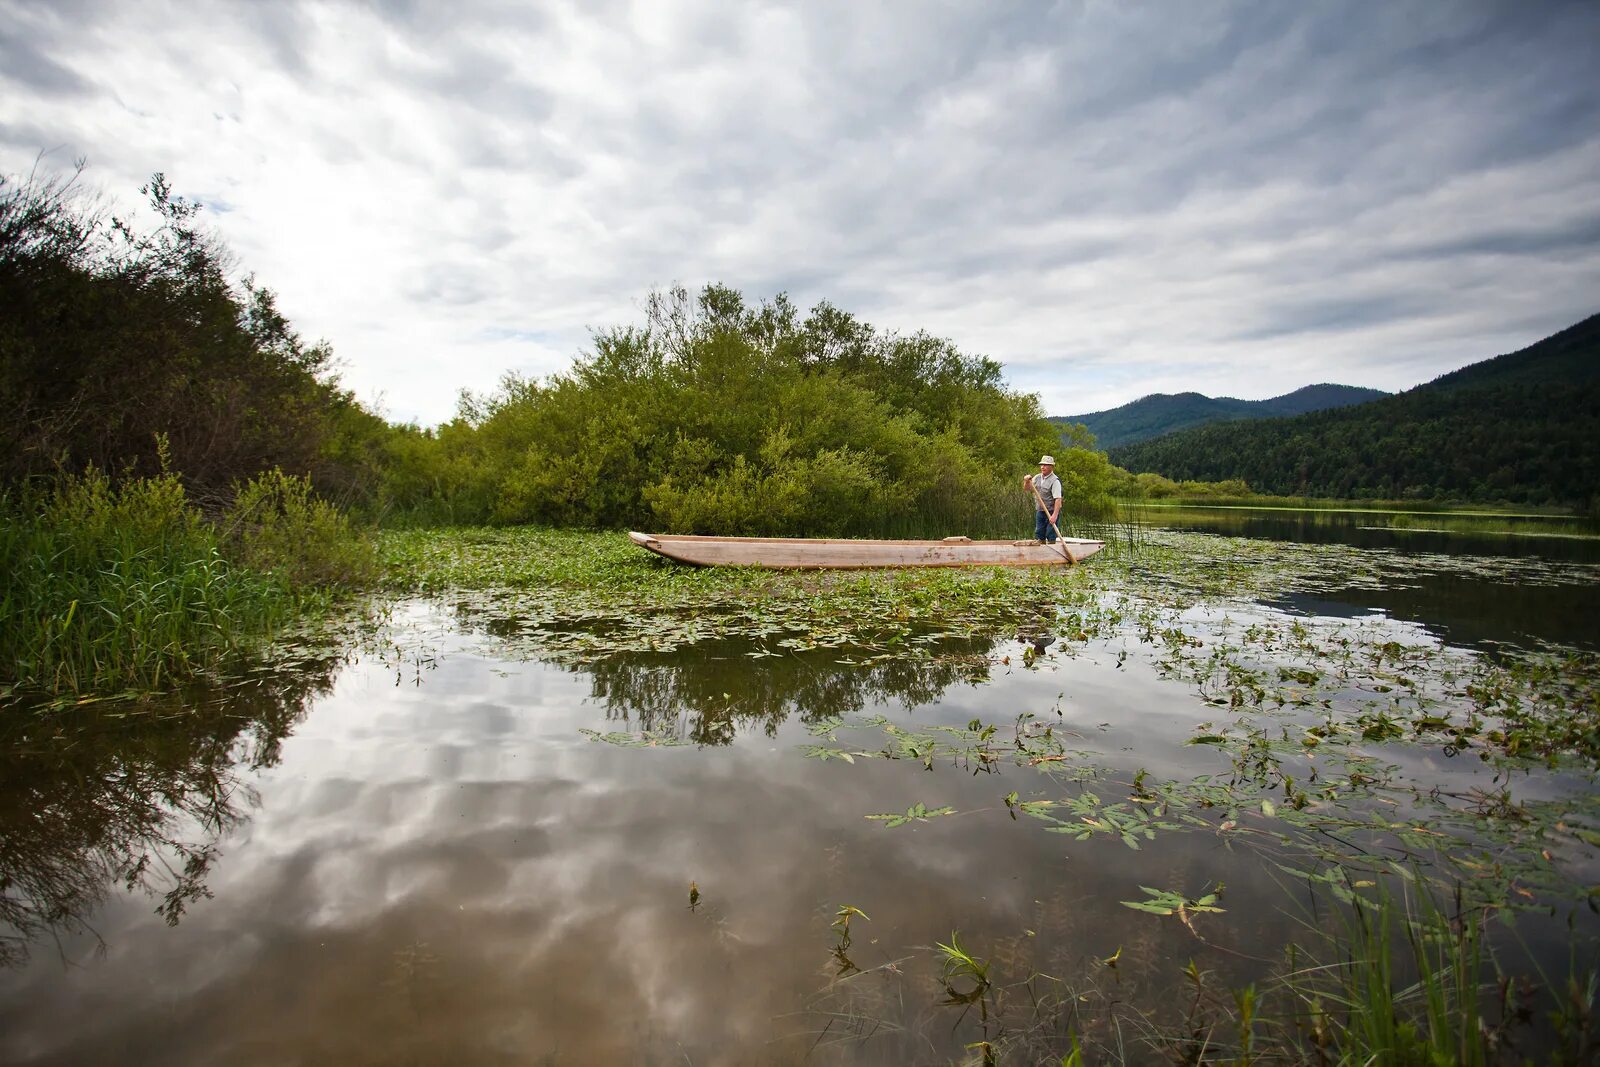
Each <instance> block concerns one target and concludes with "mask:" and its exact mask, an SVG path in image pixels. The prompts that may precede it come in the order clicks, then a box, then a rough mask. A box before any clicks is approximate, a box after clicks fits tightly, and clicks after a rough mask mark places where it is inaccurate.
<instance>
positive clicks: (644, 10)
mask: <svg viewBox="0 0 1600 1067" xmlns="http://www.w3.org/2000/svg"><path fill="white" fill-rule="evenodd" d="M1597 72H1600V3H1596V2H1592V0H1577V2H1572V3H1555V2H1550V3H1540V2H1535V0H1518V2H1508V3H1472V2H1451V3H1441V2H1437V0H1421V2H1416V3H1405V2H1399V3H1393V2H1384V3H1379V2H1358V0H1349V2H1344V3H1334V2H1329V3H1317V4H1303V3H1297V2H1290V0H1272V2H1266V3H1259V4H1254V3H1224V2H1204V3H1180V2H1178V0H1170V2H1166V3H1144V4H1134V3H1121V2H1118V3H1110V2H1106V3H1097V2H1086V3H1056V4H1048V3H996V2H973V3H965V4H940V3H930V2H923V0H919V2H908V3H858V2H839V3H831V2H811V3H796V4H759V3H754V2H746V3H731V2H730V3H709V2H692V3H666V2H658V0H640V2H637V3H633V4H628V3H596V2H587V0H585V2H575V3H548V4H532V3H528V4H524V3H511V2H492V3H479V2H460V3H448V4H447V3H434V2H427V0H395V2H373V3H356V2H341V3H288V2H284V3H269V2H265V0H262V2H246V0H239V2H235V3H222V2H216V3H189V4H173V5H163V4H160V3H151V2H141V3H126V2H114V0H40V2H15V0H0V170H3V171H5V172H6V173H8V174H12V175H17V174H25V173H27V172H28V171H29V170H30V169H31V168H32V167H33V166H34V162H35V159H36V157H37V156H38V154H39V153H40V152H41V151H45V152H47V153H48V154H47V155H46V156H45V157H44V159H43V162H42V163H41V166H42V167H43V168H44V169H47V170H48V169H52V168H57V169H59V168H70V167H71V165H72V162H73V160H74V159H75V158H77V157H83V158H85V159H86V160H87V161H88V165H89V166H88V170H87V172H86V174H85V178H84V179H83V180H84V181H85V182H86V183H88V184H89V185H90V186H92V187H93V188H96V189H100V190H104V191H105V192H106V193H108V194H110V195H111V196H112V197H113V198H114V199H115V200H116V201H117V202H119V203H120V204H121V205H123V206H131V205H132V204H134V203H136V202H137V201H138V199H139V197H138V193H137V189H138V187H139V186H140V185H141V184H142V183H143V182H144V181H146V180H147V179H148V177H149V176H150V174H151V173H153V172H155V171H158V170H159V171H163V172H165V173H166V175H167V176H168V178H169V180H170V181H171V183H172V185H173V188H174V190H175V191H176V192H178V193H179V194H181V195H184V196H187V197H190V198H194V199H198V200H199V201H201V202H203V203H204V204H205V205H206V207H207V209H208V214H209V218H210V220H211V223H212V225H213V226H214V227H215V228H216V230H217V231H218V232H219V233H220V234H221V236H222V237H223V239H224V240H225V241H226V242H227V243H228V245H229V246H230V247H231V248H232V249H233V251H234V252H235V254H236V256H237V258H238V260H239V264H240V267H241V270H242V271H250V272H254V273H255V274H256V275H257V276H258V277H259V279H260V280H261V281H263V282H264V283H265V284H267V285H268V286H269V287H270V288H273V289H275V290H276V291H277V292H278V293H279V296H280V303H281V306H282V308H283V310H284V311H285V312H286V313H287V314H288V315H289V316H290V318H291V320H292V321H293V322H294V323H295V324H296V326H297V327H298V328H299V330H300V331H301V333H302V334H304V335H305V336H306V337H307V338H308V339H318V338H325V339H326V340H328V341H329V342H330V343H331V344H332V345H333V348H334V351H335V353H336V354H337V355H338V357H339V358H340V359H341V360H342V362H343V365H344V368H343V378H344V381H345V383H346V384H347V385H348V386H349V387H351V388H352V389H354V390H355V391H356V393H357V394H358V395H359V396H360V397H361V398H362V399H364V400H368V401H373V400H377V399H380V398H381V402H382V405H383V409H384V411H385V413H386V414H388V415H389V416H390V417H392V418H397V419H416V420H419V421H422V422H424V423H432V422H437V421H440V420H443V419H446V418H448V417H449V415H450V414H451V412H452V410H453V408H454V404H455V395H456V393H457V391H458V390H459V389H460V388H462V387H469V388H472V389H475V390H482V389H486V388H490V387H492V386H493V385H494V383H495V382H496V381H497V380H498V378H499V377H500V375H501V374H502V373H503V372H505V371H507V370H516V371H519V372H521V373H524V374H536V375H543V374H548V373H551V372H553V371H556V370H559V369H561V368H562V367H564V366H566V365H567V364H568V363H570V361H571V359H572V358H573V356H574V355H576V354H578V353H579V352H581V351H582V350H583V349H584V348H585V347H586V345H587V338H588V335H589V331H590V329H591V328H595V327H602V326H609V325H617V324H622V323H627V322H635V321H638V320H640V318H641V314H640V306H641V304H642V301H643V298H644V297H645V295H646V294H647V293H648V292H649V291H650V290H651V289H652V288H656V287H662V286H666V285H670V284H672V283H674V282H679V283H682V284H685V285H687V286H689V287H691V288H697V287H699V286H700V285H703V284H705V283H706V282H709V281H720V282H724V283H727V284H729V285H732V286H735V287H737V288H739V289H742V290H743V291H744V292H745V293H746V295H747V296H750V297H767V296H771V295H772V294H774V293H776V292H778V291H786V292H788V293H789V294H790V295H791V297H792V298H793V299H794V300H795V301H796V302H797V303H798V304H800V305H801V306H802V307H809V306H811V305H812V304H813V303H815V302H817V301H819V300H824V299H825V300H829V301H832V302H833V303H835V304H837V305H839V306H841V307H843V308H845V309H846V310H850V311H853V312H855V313H857V314H858V315H860V316H861V317H863V318H865V319H867V320H868V321H870V322H872V323H873V324H874V325H876V326H879V327H883V328H891V329H898V330H902V331H911V330H916V329H927V330H929V331H931V332H934V333H936V334H939V335H941V336H945V337H949V338H950V339H952V340H953V341H955V343H956V344H957V345H959V346H960V347H961V348H962V349H963V350H965V351H967V352H971V353H979V354H984V355H989V356H992V357H994V358H995V359H998V360H1000V361H1001V362H1002V363H1003V364H1004V365H1005V367H1006V369H1007V374H1008V377H1009V379H1010V381H1011V382H1012V383H1013V384H1014V385H1015V386H1017V387H1020V388H1022V389H1025V390H1028V391H1036V392H1038V393H1040V394H1041V396H1042V397H1043V400H1044V404H1045V407H1046V409H1047V410H1048V411H1049V412H1050V413H1052V414H1068V413H1082V412H1087V411H1092V410H1097V409H1101V408H1106V407H1111V406H1115V405H1117V404H1121V403H1124V402H1126V401H1129V400H1133V399H1136V398H1137V397H1139V396H1142V395H1144V394H1146V393H1151V392H1177V391H1182V390H1196V391H1199V392H1204V393H1208V394H1211V395H1231V396H1238V397H1244V398H1248V399H1257V398H1262V397H1268V396H1273V395H1276V394H1279V393H1283V392H1287V391H1288V390H1291V389H1294V388H1297V387H1299V386H1302V385H1307V384H1310V383H1313V382H1323V381H1332V382H1343V383H1347V384H1352V385H1366V386H1374V387H1377V388H1382V389H1389V390H1398V389H1403V388H1407V387H1409V386H1412V385H1415V384H1417V383H1419V382H1422V381H1426V380H1428V379H1430V378H1432V377H1435V376H1437V375H1438V374H1441V373H1443V372H1445V371H1448V370H1452V369H1454V368H1456V367H1459V366H1462V365H1464V364H1467V363H1471V362H1475V361H1477V360H1480V359H1484V358H1487V357H1489V356H1493V355H1496V354H1498V353H1501V352H1506V351H1511V350H1513V349H1516V348H1520V347H1522V346H1524V345H1527V344H1529V343H1531V342H1533V341H1535V340H1537V339H1539V338H1540V337H1543V336H1545V335H1546V334H1549V333H1551V332H1553V331H1555V330H1557V329H1560V328H1561V327H1564V326H1567V325H1570V324H1571V323H1573V322H1575V321H1577V320H1579V319H1581V318H1584V317H1586V316H1588V315H1590V314H1593V313H1595V312H1596V311H1600V73H1597Z"/></svg>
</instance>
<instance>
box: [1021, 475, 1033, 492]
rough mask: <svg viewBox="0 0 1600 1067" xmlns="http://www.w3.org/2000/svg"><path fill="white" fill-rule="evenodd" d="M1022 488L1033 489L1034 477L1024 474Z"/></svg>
mask: <svg viewBox="0 0 1600 1067" xmlns="http://www.w3.org/2000/svg"><path fill="white" fill-rule="evenodd" d="M1022 488H1024V489H1032V488H1033V475H1031V474H1024V475H1023V476H1022Z"/></svg>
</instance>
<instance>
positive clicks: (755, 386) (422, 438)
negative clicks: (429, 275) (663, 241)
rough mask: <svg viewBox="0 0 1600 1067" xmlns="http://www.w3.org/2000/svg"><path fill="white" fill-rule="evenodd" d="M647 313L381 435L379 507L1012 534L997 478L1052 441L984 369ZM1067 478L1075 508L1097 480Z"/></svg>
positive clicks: (760, 529)
mask: <svg viewBox="0 0 1600 1067" xmlns="http://www.w3.org/2000/svg"><path fill="white" fill-rule="evenodd" d="M648 310H649V321H648V324H647V325H645V326H642V327H621V328H616V329H610V330H602V331H600V332H598V333H597V334H596V335H595V337H594V346H593V351H592V352H590V353H589V354H587V355H585V356H584V357H583V358H581V359H579V360H578V361H577V362H576V364H575V365H574V366H573V368H572V370H571V371H569V372H567V373H565V374H560V375H556V376H554V377H552V378H550V379H549V380H548V381H545V382H533V381H528V380H526V379H522V378H517V377H508V378H507V379H506V380H505V381H504V382H503V383H502V386H501V388H500V389H499V390H498V391H497V392H495V393H494V394H492V395H490V396H486V397H467V398H465V399H464V402H463V405H462V409H461V412H460V414H459V416H458V418H457V419H456V420H455V421H454V422H452V423H451V424H449V425H447V426H445V427H443V428H441V429H440V430H439V431H437V432H436V433H418V432H416V431H410V432H408V433H405V434H401V435H399V436H397V437H395V438H392V439H391V440H390V441H389V442H388V443H387V445H386V448H387V452H386V456H387V460H386V469H385V474H384V476H383V489H382V495H383V503H384V504H386V505H387V506H388V507H390V508H392V509H394V510H396V511H399V512H400V513H402V514H422V515H428V516H438V515H448V516H449V517H450V518H452V519H454V520H456V521H462V520H476V521H493V522H503V523H512V522H542V523H550V524H554V525H578V526H598V527H621V526H645V527H651V528H657V529H662V530H668V531H673V532H697V533H723V534H774V535H776V534H817V535H839V534H890V535H894V534H907V533H913V532H928V533H940V534H944V533H952V532H966V533H973V534H976V533H983V532H990V531H997V530H1006V531H1013V530H1018V529H1023V530H1025V529H1026V527H1027V522H1028V518H1027V513H1028V511H1029V502H1028V500H1027V498H1026V496H1025V495H1023V494H1022V493H1021V492H1020V491H1019V490H1018V489H1017V488H1016V480H1017V478H1018V476H1019V475H1020V473H1021V472H1023V471H1026V470H1029V469H1031V468H1032V466H1033V464H1034V462H1035V461H1036V460H1037V459H1038V456H1039V454H1040V453H1041V452H1046V451H1050V450H1051V448H1052V447H1053V446H1054V445H1055V442H1056V434H1055V431H1054V429H1053V427H1051V425H1050V424H1049V423H1048V422H1047V421H1046V420H1045V419H1044V418H1043V417H1042V416H1041V414H1040V412H1039V408H1038V404H1037V401H1036V399H1035V398H1034V397H1032V396H1023V395H1019V394H1017V393H1014V392H1012V391H1010V390H1008V389H1006V388H1005V386H1004V383H1003V381H1002V380H1001V375H1000V368H999V366H998V365H997V364H996V363H994V362H993V361H991V360H988V359H981V358H976V357H971V356H966V355H963V354H962V353H960V352H959V351H958V350H956V348H955V347H954V346H953V345H951V344H950V343H949V342H947V341H943V340H940V339H937V338H934V337H930V336H928V335H926V334H921V333H918V334H912V335H909V336H901V335H898V334H885V333H880V332H878V331H875V330H874V329H873V328H872V327H871V326H869V325H867V324H866V323H863V322H860V321H859V320H857V319H856V318H854V317H853V316H851V315H849V314H847V313H845V312H842V311H840V310H838V309H837V308H834V307H832V306H830V305H828V304H821V305H819V306H818V307H816V308H815V309H813V310H812V312H811V313H810V314H809V315H807V316H805V317H804V318H802V317H801V315H800V314H799V313H798V312H797V311H796V309H795V308H794V307H793V306H792V305H791V304H790V303H789V302H788V300H787V299H786V298H784V297H782V296H779V297H777V298H776V299H774V300H772V301H769V302H767V303H763V304H760V305H759V306H751V305H748V304H747V303H746V302H745V300H744V298H743V297H742V296H741V295H740V294H739V293H737V292H734V291H733V290H731V289H727V288H724V287H720V286H711V287H708V288H706V289H705V290H704V291H703V292H702V293H701V294H700V295H699V297H698V298H697V299H691V298H690V296H689V294H688V293H687V292H685V291H684V290H681V289H679V290H674V291H673V292H671V293H669V294H665V295H662V296H657V297H653V298H652V299H651V300H650V303H649V306H648ZM1086 455H1088V454H1087V453H1086ZM1099 462H1100V464H1101V465H1102V466H1103V458H1102V459H1101V460H1100V461H1099ZM1082 466H1083V473H1082V478H1081V479H1080V480H1079V482H1078V483H1076V491H1077V497H1076V499H1077V500H1078V502H1079V503H1080V504H1083V505H1085V506H1087V505H1088V504H1090V503H1091V502H1092V501H1093V499H1094V498H1095V497H1096V495H1097V494H1101V495H1103V492H1104V488H1105V484H1106V480H1107V475H1106V474H1105V473H1104V472H1102V471H1101V470H1100V468H1099V467H1097V466H1096V465H1095V462H1094V461H1092V460H1089V459H1085V460H1083V461H1082ZM1067 473H1068V472H1067V471H1063V481H1064V482H1065V481H1066V480H1067V477H1066V475H1067Z"/></svg>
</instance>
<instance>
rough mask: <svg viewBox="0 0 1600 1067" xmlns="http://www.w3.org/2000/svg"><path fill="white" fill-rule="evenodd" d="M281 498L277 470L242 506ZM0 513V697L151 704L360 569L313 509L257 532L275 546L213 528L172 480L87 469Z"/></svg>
mask: <svg viewBox="0 0 1600 1067" xmlns="http://www.w3.org/2000/svg"><path fill="white" fill-rule="evenodd" d="M286 487H287V491H288V492H289V493H290V494H291V495H293V494H294V493H296V492H298V493H300V501H301V503H304V502H305V496H304V494H305V487H304V485H303V483H301V482H298V481H297V480H295V479H288V478H285V477H284V476H283V475H281V474H277V473H276V472H274V473H273V474H272V475H270V476H268V477H267V479H266V480H265V481H264V482H253V483H251V484H250V485H248V486H246V487H245V488H244V490H243V491H242V492H241V494H240V498H241V500H243V501H245V502H246V503H247V504H250V505H252V506H253V507H255V508H256V510H257V511H258V512H260V511H263V510H265V509H264V508H263V507H262V506H261V505H262V501H263V498H264V497H266V498H270V497H272V496H273V494H277V495H278V496H279V497H280V498H281V496H282V494H283V493H284V491H285V489H286ZM0 511H3V513H4V514H3V521H0V568H3V570H4V573H5V574H6V576H7V582H6V585H5V591H4V593H3V594H0V663H4V664H5V668H4V675H3V677H0V684H3V685H4V689H3V690H0V695H4V696H7V697H11V698H16V699H27V700H31V699H34V698H37V697H40V696H43V697H45V698H51V697H54V698H60V697H62V696H67V697H82V696H84V695H87V694H92V693H94V694H106V693H115V692H127V691H132V692H150V691H156V690H161V689H164V688H171V687H173V686H175V685H178V684H181V683H183V682H184V681H186V680H188V679H191V678H194V677H196V676H199V675H203V674H207V673H211V672H214V671H216V670H218V669H219V668H221V667H222V666H223V665H224V664H225V663H227V662H228V661H229V660H230V659H232V658H233V657H235V656H236V655H238V654H239V653H240V652H241V651H242V650H244V649H246V648H247V647H249V646H251V645H252V644H254V643H255V642H257V641H258V640H259V639H260V638H262V637H263V636H264V635H266V634H268V633H270V632H271V631H272V630H273V629H274V628H276V627H279V626H281V625H284V624H285V623H287V622H289V621H290V620H292V619H295V618H297V617H300V616H304V615H306V614H314V613H316V612H317V611H318V610H320V609H321V608H323V607H325V606H326V605H327V604H328V603H329V601H330V598H331V592H330V590H331V589H332V588H334V587H335V586H337V585H339V584H341V583H342V580H344V579H346V578H348V577H350V576H352V575H354V574H357V573H359V561H360V560H361V559H362V557H363V553H365V556H366V558H368V559H370V558H371V550H370V548H365V549H363V547H362V538H361V536H360V534H359V533H358V532H356V531H354V530H351V529H349V528H348V527H341V526H339V525H338V524H337V523H334V522H330V519H329V515H328V513H327V512H326V511H324V510H322V509H320V508H315V507H302V508H301V509H300V510H299V511H298V512H297V511H295V510H293V509H292V508H291V509H290V510H288V511H285V510H284V509H283V508H282V507H280V508H279V510H278V513H277V515H276V518H275V519H273V520H271V521H269V522H266V523H258V524H257V527H256V529H257V530H260V529H262V528H266V529H270V530H271V531H272V532H273V533H274V535H275V537H276V540H274V541H268V540H266V539H263V538H261V537H260V536H259V534H256V535H252V534H250V533H248V532H247V533H246V534H245V535H244V536H243V538H242V539H241V537H240V536H239V535H238V533H237V531H238V527H237V525H235V527H234V532H233V533H230V532H228V531H227V530H219V529H218V528H217V527H216V526H215V525H214V524H213V523H212V522H210V521H208V520H207V519H206V518H205V517H204V516H203V515H202V514H201V512H200V511H199V509H198V508H196V507H195V506H194V505H193V503H192V502H191V501H190V500H189V499H188V497H187V496H186V494H185V491H184V487H183V484H182V483H181V482H180V481H179V479H178V477H177V475H175V474H173V473H171V472H170V471H167V472H164V473H162V474H160V475H158V476H155V477H150V478H125V479H123V480H121V481H120V482H113V480H112V479H111V478H109V477H107V476H106V475H105V474H102V473H100V472H98V471H94V470H90V471H88V472H86V473H85V474H83V475H78V476H71V477H67V478H64V479H62V480H61V481H60V482H59V483H58V485H57V486H56V487H55V488H54V489H53V490H51V491H50V492H48V493H46V494H43V495H39V496H34V497H11V498H9V499H7V500H5V501H3V502H0ZM241 555H242V556H244V557H246V559H247V560H248V562H241V561H240V556H241ZM330 560H332V561H333V563H332V564H330V563H329V561H330Z"/></svg>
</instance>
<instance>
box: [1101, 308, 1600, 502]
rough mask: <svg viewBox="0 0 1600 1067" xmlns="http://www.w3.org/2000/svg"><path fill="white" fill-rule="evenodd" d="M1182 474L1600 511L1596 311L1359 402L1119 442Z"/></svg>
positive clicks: (1136, 456) (1261, 485) (1127, 455)
mask: <svg viewBox="0 0 1600 1067" xmlns="http://www.w3.org/2000/svg"><path fill="white" fill-rule="evenodd" d="M1111 459H1112V462H1114V463H1116V464H1118V465H1119V466H1122V467H1126V468H1127V469H1129V470H1132V471H1138V472H1144V471H1151V472H1154V473H1157V474H1161V475H1165V476H1166V477H1168V478H1173V479H1177V480H1184V479H1197V480H1202V481H1221V480H1223V479H1228V478H1242V479H1244V480H1245V481H1247V482H1249V483H1250V487H1251V488H1252V489H1254V490H1256V491H1257V492H1264V493H1273V494H1284V495H1304V496H1325V497H1342V498H1356V499H1360V498H1387V499H1400V498H1412V499H1439V500H1465V501H1480V502H1487V501H1504V502H1509V503H1518V504H1533V505H1543V504H1566V505H1573V506H1582V507H1592V506H1595V504H1596V503H1597V502H1600V501H1597V498H1600V315H1594V316H1591V317H1589V318H1587V319H1585V320H1583V321H1582V322H1580V323H1578V324H1576V325H1575V326H1571V327H1569V328H1568V329H1565V330H1563V331H1561V332H1560V333H1558V334H1555V335H1554V336H1551V337H1548V338H1545V339H1544V340H1543V341H1540V342H1538V343H1537V344H1534V345H1531V346H1529V347H1528V348H1525V349H1523V350H1521V351H1520V352H1513V353H1510V354H1508V355H1503V356H1497V357H1495V358H1494V359H1490V360H1485V361H1483V362H1481V363H1476V364H1473V365H1471V366H1469V367H1465V368H1463V369H1461V370H1458V371H1455V372H1452V373H1450V374H1446V375H1444V376H1442V377H1440V378H1437V379H1435V380H1434V381H1432V382H1429V383H1427V384H1426V385H1420V386H1418V387H1416V388H1415V389H1411V390H1409V391H1407V392H1404V393H1400V394H1398V395H1395V396H1390V397H1383V398H1381V399H1378V400H1374V401H1371V402H1369V403H1365V404H1360V405H1357V406H1354V407H1346V408H1340V409H1337V410H1332V411H1318V412H1312V413H1310V414H1305V415H1300V416H1296V417H1293V418H1274V419H1263V420H1255V421H1249V422H1228V423H1213V424H1210V425H1206V426H1200V427H1196V428H1192V429H1187V430H1182V431H1179V432H1176V433H1171V434H1167V435H1165V436H1163V437H1159V438H1156V439H1153V440H1149V441H1143V442H1139V443H1135V444H1129V445H1125V446H1123V447H1120V448H1113V449H1112V450H1111Z"/></svg>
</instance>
